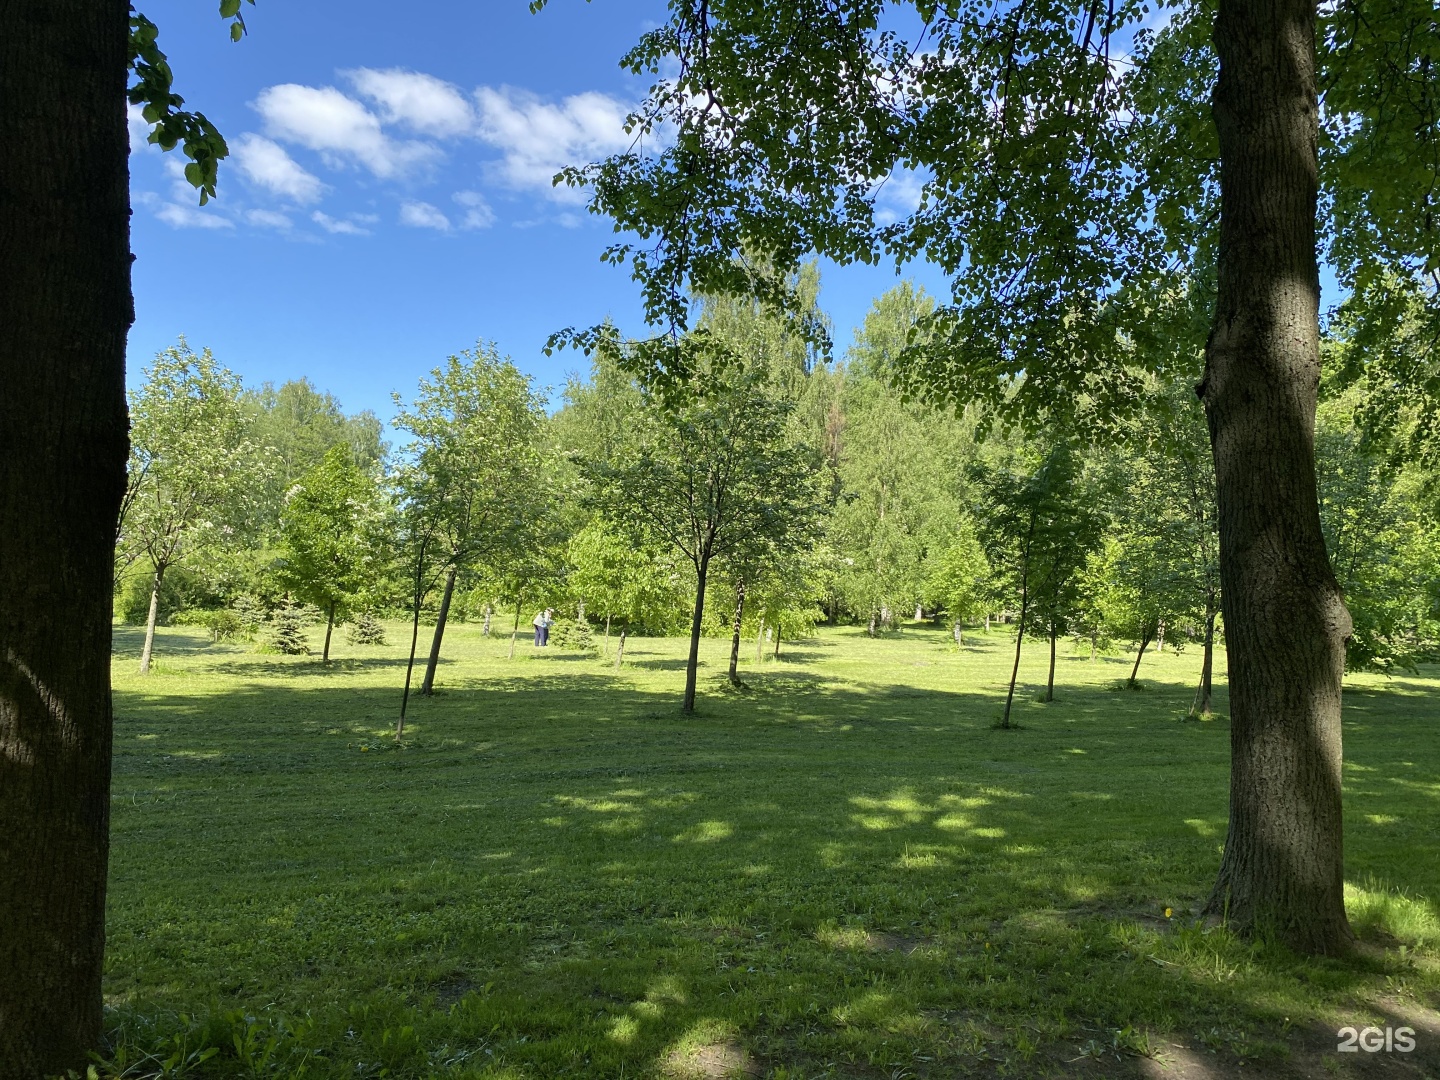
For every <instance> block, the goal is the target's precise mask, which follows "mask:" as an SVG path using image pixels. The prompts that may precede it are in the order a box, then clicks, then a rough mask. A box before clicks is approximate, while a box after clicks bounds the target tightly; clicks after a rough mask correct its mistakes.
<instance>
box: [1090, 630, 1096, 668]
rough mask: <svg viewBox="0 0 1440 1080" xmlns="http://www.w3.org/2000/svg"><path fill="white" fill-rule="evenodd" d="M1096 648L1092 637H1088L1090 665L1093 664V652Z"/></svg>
mask: <svg viewBox="0 0 1440 1080" xmlns="http://www.w3.org/2000/svg"><path fill="white" fill-rule="evenodd" d="M1097 648H1098V643H1097V642H1096V640H1095V637H1094V635H1091V637H1090V662H1091V663H1092V664H1093V663H1094V662H1095V651H1096V649H1097Z"/></svg>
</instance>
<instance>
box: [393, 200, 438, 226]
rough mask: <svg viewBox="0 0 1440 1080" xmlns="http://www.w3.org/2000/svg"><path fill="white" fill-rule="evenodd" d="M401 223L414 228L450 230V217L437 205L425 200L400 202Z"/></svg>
mask: <svg viewBox="0 0 1440 1080" xmlns="http://www.w3.org/2000/svg"><path fill="white" fill-rule="evenodd" d="M400 224H401V225H409V226H410V227H411V228H413V229H438V230H439V231H440V232H448V231H449V229H450V219H449V218H447V217H446V216H445V215H444V214H442V213H441V212H440V211H439V210H437V209H436V208H435V207H433V206H431V205H430V204H429V203H425V202H409V201H407V202H404V203H401V204H400Z"/></svg>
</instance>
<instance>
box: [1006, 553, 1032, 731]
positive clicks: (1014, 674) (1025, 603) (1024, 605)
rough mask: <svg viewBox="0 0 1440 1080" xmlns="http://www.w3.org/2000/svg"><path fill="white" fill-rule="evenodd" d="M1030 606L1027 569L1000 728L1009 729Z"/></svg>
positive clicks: (1023, 577)
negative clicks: (1013, 661)
mask: <svg viewBox="0 0 1440 1080" xmlns="http://www.w3.org/2000/svg"><path fill="white" fill-rule="evenodd" d="M1029 606H1030V570H1029V568H1028V567H1027V568H1026V569H1025V572H1024V573H1023V574H1022V575H1021V577H1020V625H1019V626H1018V627H1017V628H1016V630H1015V664H1014V666H1013V667H1011V668H1010V689H1009V690H1008V691H1007V692H1006V694H1005V715H1004V716H1002V717H1001V718H1000V726H1001V727H1002V728H1008V727H1010V726H1011V725H1010V706H1011V704H1012V703H1013V702H1014V701H1015V680H1016V679H1017V678H1019V676H1020V643H1021V642H1022V641H1024V640H1025V613H1026V611H1027V610H1028V609H1029Z"/></svg>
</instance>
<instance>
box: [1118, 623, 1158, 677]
mask: <svg viewBox="0 0 1440 1080" xmlns="http://www.w3.org/2000/svg"><path fill="white" fill-rule="evenodd" d="M1153 637H1154V631H1153V630H1151V628H1150V627H1148V626H1147V627H1146V628H1145V633H1144V634H1143V635H1141V637H1140V649H1139V651H1137V652H1136V653H1135V666H1134V667H1132V668H1131V669H1130V678H1128V679H1126V680H1125V685H1126V686H1128V687H1129V688H1130V689H1131V690H1134V689H1136V688H1137V687H1138V686H1139V685H1140V682H1139V680H1138V679H1136V675H1138V674H1139V673H1140V661H1141V660H1142V659H1143V658H1144V656H1145V649H1146V648H1147V647H1148V646H1149V645H1150V641H1151V639H1152V638H1153Z"/></svg>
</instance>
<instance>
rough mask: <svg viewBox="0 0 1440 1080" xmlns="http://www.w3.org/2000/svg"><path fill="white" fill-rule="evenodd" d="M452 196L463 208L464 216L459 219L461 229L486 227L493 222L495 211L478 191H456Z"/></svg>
mask: <svg viewBox="0 0 1440 1080" xmlns="http://www.w3.org/2000/svg"><path fill="white" fill-rule="evenodd" d="M452 197H453V198H454V200H455V201H456V202H457V203H459V204H460V205H461V206H463V207H464V208H465V216H464V218H462V219H461V221H460V227H461V228H462V229H488V228H489V227H490V226H491V225H494V224H495V211H494V210H491V209H490V204H489V203H488V202H486V201H485V196H484V195H481V194H480V192H478V191H457V192H456V193H455V194H454V196H452Z"/></svg>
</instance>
